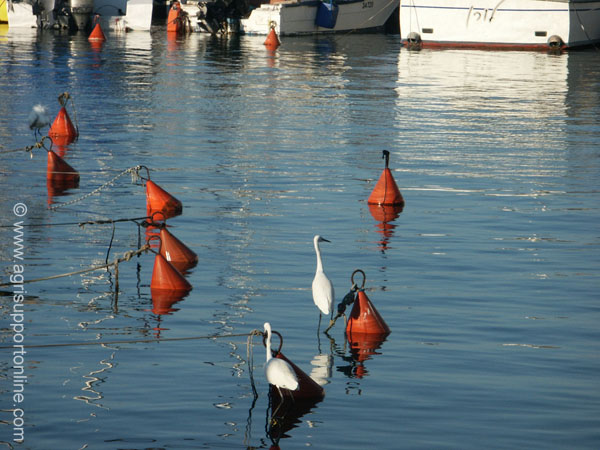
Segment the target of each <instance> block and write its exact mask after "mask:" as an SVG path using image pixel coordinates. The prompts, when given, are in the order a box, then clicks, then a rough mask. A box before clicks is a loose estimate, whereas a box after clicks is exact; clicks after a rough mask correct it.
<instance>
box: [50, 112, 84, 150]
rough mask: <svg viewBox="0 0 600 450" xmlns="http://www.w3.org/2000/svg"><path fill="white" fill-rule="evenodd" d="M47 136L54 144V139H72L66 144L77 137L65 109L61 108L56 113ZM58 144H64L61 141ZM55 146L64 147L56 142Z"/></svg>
mask: <svg viewBox="0 0 600 450" xmlns="http://www.w3.org/2000/svg"><path fill="white" fill-rule="evenodd" d="M48 136H50V138H51V139H52V142H55V138H57V137H64V138H67V139H72V140H70V141H68V144H70V143H71V142H73V140H74V139H75V138H76V137H77V130H76V129H75V126H74V125H73V122H71V118H70V117H69V114H68V113H67V110H66V108H65V107H64V106H63V107H61V108H60V110H59V111H58V114H57V115H56V118H55V119H54V122H52V126H51V127H50V131H48ZM60 142H64V140H61V141H60ZM57 145H64V144H61V143H58V142H57Z"/></svg>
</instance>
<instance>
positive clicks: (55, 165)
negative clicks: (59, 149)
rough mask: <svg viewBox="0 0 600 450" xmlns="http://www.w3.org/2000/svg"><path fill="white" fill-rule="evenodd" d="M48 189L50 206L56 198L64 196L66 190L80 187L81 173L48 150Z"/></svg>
mask: <svg viewBox="0 0 600 450" xmlns="http://www.w3.org/2000/svg"><path fill="white" fill-rule="evenodd" d="M46 187H47V188H48V205H51V204H52V203H54V197H56V196H60V195H64V192H65V191H66V190H68V189H75V188H77V187H79V173H77V171H76V170H75V169H73V167H71V166H70V165H69V164H67V163H66V162H65V160H64V159H62V158H61V157H60V156H58V155H57V154H56V153H54V151H52V150H48V168H47V172H46Z"/></svg>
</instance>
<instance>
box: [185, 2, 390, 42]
mask: <svg viewBox="0 0 600 450" xmlns="http://www.w3.org/2000/svg"><path fill="white" fill-rule="evenodd" d="M399 4H400V0H335V1H334V0H323V1H321V0H285V1H281V0H271V2H270V3H268V2H267V3H265V2H264V1H260V0H259V1H258V3H255V4H254V5H253V4H251V3H249V2H248V1H246V0H231V1H229V2H228V3H227V2H226V1H223V0H217V1H208V2H201V3H200V4H199V11H198V8H195V9H194V8H190V7H189V6H186V5H185V4H184V5H182V7H183V8H184V10H186V11H187V12H188V14H189V16H190V17H191V18H192V20H194V17H195V20H196V21H197V27H195V28H196V31H205V32H210V33H217V32H221V33H230V32H239V33H241V34H249V35H267V34H269V32H270V31H271V28H273V29H274V30H275V32H276V33H277V34H278V35H279V36H293V35H308V34H318V33H338V32H351V31H360V32H368V31H379V30H382V29H383V28H384V26H385V24H386V22H387V21H388V19H390V17H391V18H392V19H393V20H396V22H397V19H398V17H397V15H395V14H393V13H394V11H397V9H398V6H399ZM392 16H393V17H392Z"/></svg>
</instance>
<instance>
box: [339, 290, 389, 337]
mask: <svg viewBox="0 0 600 450" xmlns="http://www.w3.org/2000/svg"><path fill="white" fill-rule="evenodd" d="M352 333H372V334H389V333H390V328H389V327H388V326H387V324H386V323H385V320H383V317H381V315H380V314H379V312H377V309H375V306H373V303H371V300H369V297H367V294H365V291H364V290H362V289H361V290H359V291H358V295H357V298H356V300H355V301H354V306H353V307H352V312H351V313H350V318H349V319H348V323H347V324H346V334H348V335H350V334H352Z"/></svg>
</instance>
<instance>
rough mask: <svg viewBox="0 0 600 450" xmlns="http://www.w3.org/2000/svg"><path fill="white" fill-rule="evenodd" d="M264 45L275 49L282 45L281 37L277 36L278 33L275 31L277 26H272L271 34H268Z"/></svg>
mask: <svg viewBox="0 0 600 450" xmlns="http://www.w3.org/2000/svg"><path fill="white" fill-rule="evenodd" d="M264 45H265V46H266V47H267V48H268V49H269V50H275V49H276V48H277V47H279V46H280V45H281V42H280V41H279V37H278V36H277V33H276V32H275V27H271V30H270V31H269V34H268V35H267V39H266V40H265V44H264Z"/></svg>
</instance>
